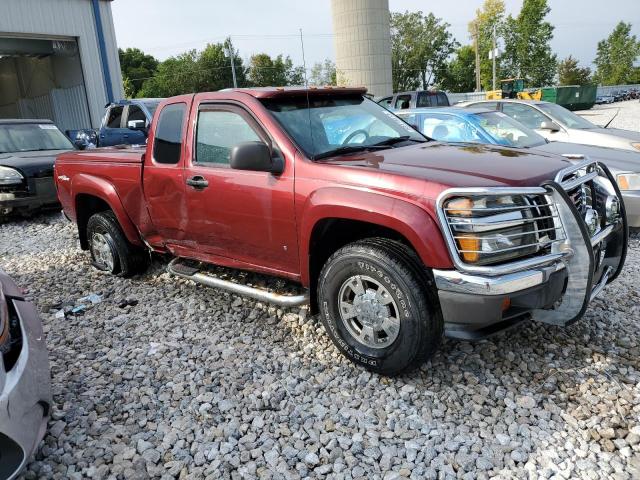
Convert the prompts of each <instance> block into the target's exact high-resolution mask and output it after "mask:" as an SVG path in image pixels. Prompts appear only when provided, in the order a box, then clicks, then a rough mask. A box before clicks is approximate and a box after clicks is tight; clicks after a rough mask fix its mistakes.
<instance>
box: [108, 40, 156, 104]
mask: <svg viewBox="0 0 640 480" xmlns="http://www.w3.org/2000/svg"><path fill="white" fill-rule="evenodd" d="M118 56H119V57H120V70H121V72H122V81H123V82H125V84H127V83H128V88H127V89H126V90H125V93H126V95H127V98H131V97H135V96H136V94H137V93H138V92H139V91H140V89H141V88H142V84H143V83H144V81H145V80H146V79H147V78H149V77H152V76H153V75H154V74H155V73H156V69H157V68H158V60H156V59H155V57H153V56H152V55H147V54H145V53H144V52H143V51H142V50H140V49H138V48H127V49H126V50H122V49H121V48H119V49H118Z"/></svg>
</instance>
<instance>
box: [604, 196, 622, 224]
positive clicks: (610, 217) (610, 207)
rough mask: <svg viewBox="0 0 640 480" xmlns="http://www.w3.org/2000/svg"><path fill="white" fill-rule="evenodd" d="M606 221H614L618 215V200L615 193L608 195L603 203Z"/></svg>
mask: <svg viewBox="0 0 640 480" xmlns="http://www.w3.org/2000/svg"><path fill="white" fill-rule="evenodd" d="M605 212H606V215H607V223H609V224H611V223H616V222H617V221H618V218H619V217H620V200H618V197H616V196H615V195H609V196H608V197H607V201H606V203H605Z"/></svg>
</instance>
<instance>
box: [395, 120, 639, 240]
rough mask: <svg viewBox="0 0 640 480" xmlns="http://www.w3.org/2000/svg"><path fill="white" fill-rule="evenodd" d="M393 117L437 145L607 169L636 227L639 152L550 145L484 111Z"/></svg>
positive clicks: (546, 141) (632, 223)
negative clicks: (533, 153)
mask: <svg viewBox="0 0 640 480" xmlns="http://www.w3.org/2000/svg"><path fill="white" fill-rule="evenodd" d="M397 115H398V116H399V117H400V118H402V119H403V120H405V121H406V122H408V123H410V124H411V125H415V126H417V128H418V130H420V132H422V133H424V134H425V135H426V136H428V137H430V138H433V139H434V140H438V141H440V142H454V143H485V144H492V145H503V146H507V147H515V148H527V149H529V148H534V149H536V150H539V151H543V152H547V153H552V154H558V155H570V156H571V157H573V158H574V159H575V161H576V162H578V161H580V160H579V158H580V159H584V158H589V159H591V160H595V161H598V162H601V163H604V164H605V165H607V167H609V170H610V171H611V173H612V174H613V176H614V178H616V180H617V182H618V187H619V188H620V190H621V193H622V198H623V199H624V202H625V207H626V213H627V223H628V225H629V226H630V227H634V228H640V152H638V153H636V152H632V151H629V150H619V149H616V148H606V147H596V146H594V145H581V144H578V143H567V142H550V141H549V140H547V139H546V138H544V137H543V136H541V135H538V134H537V133H536V132H534V131H533V130H530V129H529V128H527V127H525V126H524V125H522V124H521V123H519V122H517V121H516V120H513V119H512V118H511V117H509V116H507V115H505V114H504V113H501V112H496V111H495V110H487V109H484V108H456V107H449V108H443V109H438V110H436V111H434V110H433V109H428V108H423V109H416V110H404V111H402V112H397Z"/></svg>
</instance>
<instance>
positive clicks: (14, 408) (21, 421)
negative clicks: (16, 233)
mask: <svg viewBox="0 0 640 480" xmlns="http://www.w3.org/2000/svg"><path fill="white" fill-rule="evenodd" d="M0 282H1V283H2V285H3V288H4V291H5V295H6V297H7V303H8V307H9V312H10V317H11V318H12V320H11V321H12V322H13V330H14V332H13V333H14V335H15V332H16V331H17V332H19V335H20V336H21V345H19V346H18V348H14V349H13V351H12V352H11V353H12V355H11V356H10V357H9V356H4V357H3V356H0V359H1V360H0V478H7V479H12V478H15V477H16V476H17V475H18V473H19V472H20V470H22V468H23V467H24V466H25V464H26V463H27V461H28V460H29V457H30V456H31V455H32V454H33V453H34V452H35V450H36V448H37V446H38V444H39V443H40V441H41V440H42V438H43V436H44V433H45V430H46V425H47V420H48V418H49V411H50V405H51V386H50V385H51V384H50V371H49V359H48V356H47V350H46V346H45V339H44V334H43V331H42V323H41V321H40V319H39V317H38V314H37V312H36V310H35V307H34V306H33V305H32V304H31V303H28V302H26V301H24V299H22V298H21V297H20V296H18V292H17V289H16V287H15V284H13V282H11V280H9V279H8V277H7V276H6V275H4V274H2V273H1V272H0ZM9 358H11V359H10V360H9ZM5 360H6V362H5Z"/></svg>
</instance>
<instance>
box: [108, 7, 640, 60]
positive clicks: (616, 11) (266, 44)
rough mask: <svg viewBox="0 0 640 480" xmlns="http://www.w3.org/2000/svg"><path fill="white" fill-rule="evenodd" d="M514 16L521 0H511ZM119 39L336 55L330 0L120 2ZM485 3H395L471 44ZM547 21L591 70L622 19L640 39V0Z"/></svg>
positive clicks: (150, 49) (166, 47)
mask: <svg viewBox="0 0 640 480" xmlns="http://www.w3.org/2000/svg"><path fill="white" fill-rule="evenodd" d="M505 3H506V7H507V13H511V14H514V15H516V14H517V13H518V11H519V10H520V7H521V6H522V0H505ZM111 5H112V11H113V19H114V24H115V29H116V39H117V42H118V46H119V47H120V48H127V47H137V48H140V49H141V50H143V51H145V52H146V53H149V54H152V55H154V56H155V57H156V58H159V59H161V60H163V59H165V58H167V57H169V56H172V55H176V54H179V53H181V52H184V51H186V50H190V49H194V48H195V49H202V48H203V47H204V46H205V45H206V44H207V43H209V42H211V43H216V42H220V41H222V40H224V38H225V37H227V36H231V38H232V40H233V43H234V45H235V46H236V48H237V49H238V50H239V51H240V56H241V57H242V58H243V59H245V60H248V59H249V57H250V56H251V55H253V54H256V53H262V52H264V53H267V54H269V55H278V54H281V53H282V54H284V55H285V56H286V55H289V56H290V57H291V59H292V60H293V62H294V64H296V65H302V48H301V44H300V29H302V33H303V41H304V53H305V60H306V63H307V67H308V68H310V67H311V65H313V64H314V63H316V62H321V61H323V60H324V59H325V58H330V59H335V52H334V47H333V35H332V30H333V29H332V24H331V2H330V0H315V1H310V0H270V1H265V0H236V1H228V0H179V1H176V0H135V2H134V1H131V0H126V1H125V0H114V1H113V3H112V4H111ZM481 5H482V0H453V1H448V2H447V1H441V0H438V1H425V0H389V8H390V10H391V11H393V12H400V11H405V10H409V11H417V10H422V11H423V12H425V13H427V12H432V13H433V14H434V15H436V16H437V17H440V18H442V19H443V20H445V21H446V22H448V23H449V24H450V25H451V27H450V31H451V33H452V34H453V36H454V37H455V38H456V39H457V40H458V41H459V42H460V43H461V44H465V43H470V39H469V34H468V32H467V24H468V23H469V21H470V20H471V19H472V18H473V17H474V16H475V11H476V9H477V8H479V7H480V6H481ZM549 5H550V7H551V13H550V14H549V15H548V17H547V18H548V20H549V21H550V22H551V23H552V24H553V25H555V27H556V29H555V32H554V38H553V40H552V41H551V46H552V48H553V49H554V51H555V52H556V53H557V54H558V58H559V59H562V58H565V57H567V56H568V55H569V54H571V55H573V56H574V57H576V58H578V60H579V61H580V62H581V63H582V64H583V65H584V66H588V67H591V68H593V65H592V62H593V60H594V58H595V54H596V46H597V44H598V41H599V40H602V39H604V38H606V37H607V36H608V35H609V34H610V33H611V31H612V30H613V28H614V27H615V25H616V24H617V23H618V22H619V21H621V20H624V21H625V22H630V23H632V25H633V30H632V33H634V34H635V35H637V36H638V37H639V38H640V0H607V1H606V2H603V1H602V0H549Z"/></svg>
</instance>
